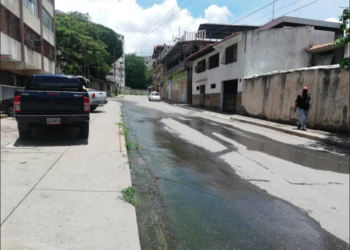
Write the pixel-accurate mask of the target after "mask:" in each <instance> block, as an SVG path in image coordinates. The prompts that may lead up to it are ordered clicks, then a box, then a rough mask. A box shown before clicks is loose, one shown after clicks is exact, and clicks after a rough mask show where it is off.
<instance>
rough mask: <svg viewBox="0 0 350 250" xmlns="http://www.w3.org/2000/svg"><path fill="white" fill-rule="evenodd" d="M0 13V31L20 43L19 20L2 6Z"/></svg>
mask: <svg viewBox="0 0 350 250" xmlns="http://www.w3.org/2000/svg"><path fill="white" fill-rule="evenodd" d="M0 11H1V12H0V25H1V26H0V31H1V32H3V33H4V34H7V35H8V36H10V37H12V38H13V39H15V40H16V41H19V42H20V41H21V36H20V34H19V33H20V32H19V18H18V17H16V16H15V15H14V14H12V12H10V11H9V10H8V9H6V8H5V7H4V6H2V5H1V8H0Z"/></svg>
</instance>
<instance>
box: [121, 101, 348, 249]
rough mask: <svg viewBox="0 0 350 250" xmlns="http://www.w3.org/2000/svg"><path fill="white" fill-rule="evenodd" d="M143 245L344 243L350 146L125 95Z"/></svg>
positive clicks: (257, 246) (298, 245)
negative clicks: (330, 145)
mask: <svg viewBox="0 0 350 250" xmlns="http://www.w3.org/2000/svg"><path fill="white" fill-rule="evenodd" d="M119 100H120V101H121V102H122V105H123V106H122V113H123V121H124V123H125V125H126V127H128V129H129V135H128V137H129V140H130V141H131V142H132V143H133V145H134V146H133V147H132V149H131V150H130V151H129V160H130V162H131V174H132V182H133V185H134V186H135V189H136V192H137V199H138V205H137V207H136V211H137V219H138V227H139V233H140V240H141V247H142V248H143V249H191V250H193V249H220V250H222V249H308V250H311V249H348V248H349V245H348V244H349V154H348V152H346V151H342V150H338V149H336V148H324V147H323V146H322V145H319V144H318V143H315V142H313V141H310V140H306V139H303V138H299V137H294V136H291V135H287V134H283V133H280V132H276V131H271V130H268V129H265V128H260V127H256V126H253V125H248V124H243V123H239V122H233V121H226V120H221V119H218V118H212V117H205V116H203V115H201V114H200V113H197V112H194V111H189V110H185V109H182V108H180V107H175V106H172V105H170V104H167V103H157V102H154V103H153V102H149V101H148V99H147V97H140V96H138V97H137V96H136V97H135V96H125V97H123V98H120V99H119Z"/></svg>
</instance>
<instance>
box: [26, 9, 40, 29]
mask: <svg viewBox="0 0 350 250" xmlns="http://www.w3.org/2000/svg"><path fill="white" fill-rule="evenodd" d="M23 21H24V23H25V24H27V25H28V26H29V27H30V28H32V29H33V30H34V31H35V32H36V33H37V34H39V35H41V30H40V20H39V18H38V17H36V16H35V15H34V14H33V13H32V12H30V11H29V9H28V7H26V6H24V5H23Z"/></svg>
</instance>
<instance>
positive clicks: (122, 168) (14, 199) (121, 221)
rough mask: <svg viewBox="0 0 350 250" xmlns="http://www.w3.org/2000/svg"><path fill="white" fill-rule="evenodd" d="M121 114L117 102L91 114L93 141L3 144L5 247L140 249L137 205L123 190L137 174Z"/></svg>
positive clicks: (3, 225)
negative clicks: (122, 133)
mask: <svg viewBox="0 0 350 250" xmlns="http://www.w3.org/2000/svg"><path fill="white" fill-rule="evenodd" d="M120 115H121V110H120V106H119V103H117V102H109V103H108V104H107V105H106V106H105V107H104V108H103V110H101V108H99V109H97V111H96V112H95V113H92V114H91V123H90V139H89V140H88V143H84V142H81V141H76V140H79V139H70V141H69V143H68V142H67V141H66V140H63V139H60V138H53V139H51V140H50V142H46V141H44V143H41V144H40V143H39V145H37V146H35V145H34V144H33V145H24V146H22V145H20V144H18V142H12V143H9V144H7V145H5V144H4V145H3V147H2V149H1V151H2V152H1V155H2V157H1V161H2V162H1V167H2V169H1V179H2V182H1V188H2V190H1V208H2V210H3V209H4V211H1V221H2V225H1V231H2V234H1V249H4V250H12V249H13V250H15V249H16V250H20V249H21V250H22V249H36V250H37V249H40V250H51V249H52V250H54V249H55V250H56V249H71V250H78V249H81V250H88V249H91V250H95V249H96V250H101V249H103V250H106V249H111V250H112V249H113V250H115V249H123V250H124V249H140V242H139V234H138V227H137V219H136V211H135V207H134V206H133V205H131V204H129V203H126V202H125V201H123V199H122V194H121V190H122V189H124V188H126V187H128V186H130V185H131V178H130V170H129V164H128V158H127V155H126V152H125V149H124V148H122V147H123V146H121V143H120V134H119V126H118V122H119V121H120ZM10 123H11V120H9V121H7V126H12V125H13V126H15V125H16V124H15V122H13V124H12V123H11V124H12V125H11V124H10ZM1 127H2V128H3V124H2V125H1ZM2 135H3V134H2ZM4 137H5V136H4ZM8 140H10V139H8ZM67 140H68V139H67ZM72 142H73V143H72ZM124 147H125V146H124Z"/></svg>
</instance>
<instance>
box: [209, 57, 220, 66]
mask: <svg viewBox="0 0 350 250" xmlns="http://www.w3.org/2000/svg"><path fill="white" fill-rule="evenodd" d="M219 59H220V54H219V53H217V54H215V55H213V56H211V57H209V67H208V68H209V69H213V68H217V67H219Z"/></svg>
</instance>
